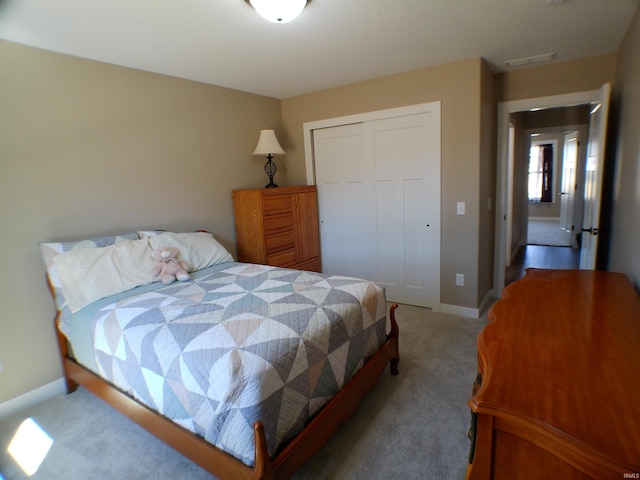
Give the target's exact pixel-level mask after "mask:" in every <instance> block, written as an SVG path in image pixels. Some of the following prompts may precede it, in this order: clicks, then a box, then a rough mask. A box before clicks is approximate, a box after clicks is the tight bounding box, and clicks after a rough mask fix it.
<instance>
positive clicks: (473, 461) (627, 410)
mask: <svg viewBox="0 0 640 480" xmlns="http://www.w3.org/2000/svg"><path fill="white" fill-rule="evenodd" d="M489 322H490V323H489V324H488V325H487V326H486V327H485V328H484V329H483V330H482V331H481V332H480V334H479V335H478V365H479V373H478V377H477V380H476V384H475V386H474V389H473V397H472V398H471V400H470V401H469V403H468V404H469V406H470V408H471V411H472V415H471V417H472V422H471V423H472V425H471V430H470V432H469V434H470V437H471V452H470V458H469V467H468V470H467V478H468V479H470V480H478V479H509V480H514V479H527V480H533V479H562V480H571V479H597V480H606V479H615V480H620V479H624V478H640V298H639V297H638V295H637V293H636V292H635V290H634V288H633V286H632V284H631V282H629V280H628V279H627V277H626V276H624V275H622V274H617V273H610V272H601V271H578V270H536V269H529V270H527V274H526V275H525V277H524V278H523V279H522V280H519V281H517V282H515V283H513V284H511V285H509V286H508V287H507V288H506V289H505V291H504V296H503V299H502V300H500V301H499V302H497V303H496V304H495V305H494V306H493V308H492V309H491V311H490V313H489Z"/></svg>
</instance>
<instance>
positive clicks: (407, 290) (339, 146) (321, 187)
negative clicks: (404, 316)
mask: <svg viewBox="0 0 640 480" xmlns="http://www.w3.org/2000/svg"><path fill="white" fill-rule="evenodd" d="M438 107H439V104H438ZM313 140H314V162H315V173H316V185H317V189H318V209H319V215H320V237H321V254H322V265H323V271H324V272H325V273H329V274H340V275H348V276H356V277H363V278H367V279H370V280H374V281H377V282H379V283H381V284H382V285H384V286H385V288H386V290H387V298H388V299H389V300H390V301H394V302H401V303H408V304H412V305H420V306H425V307H430V308H433V307H434V305H439V294H440V288H439V282H440V114H439V108H438V109H434V111H431V112H426V113H420V114H412V115H406V116H400V117H393V118H385V119H380V120H372V121H366V122H362V123H355V124H350V125H342V126H336V127H331V128H323V129H318V130H314V131H313Z"/></svg>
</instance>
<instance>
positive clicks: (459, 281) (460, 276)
mask: <svg viewBox="0 0 640 480" xmlns="http://www.w3.org/2000/svg"><path fill="white" fill-rule="evenodd" d="M456 285H457V286H458V287H464V273H456Z"/></svg>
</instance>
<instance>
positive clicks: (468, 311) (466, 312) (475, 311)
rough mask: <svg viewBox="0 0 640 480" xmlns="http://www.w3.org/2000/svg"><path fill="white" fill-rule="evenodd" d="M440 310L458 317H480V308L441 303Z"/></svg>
mask: <svg viewBox="0 0 640 480" xmlns="http://www.w3.org/2000/svg"><path fill="white" fill-rule="evenodd" d="M440 312H441V313H446V314H447V315H457V316H458V317H468V318H480V309H479V308H469V307H461V306H459V305H448V304H446V303H442V304H440Z"/></svg>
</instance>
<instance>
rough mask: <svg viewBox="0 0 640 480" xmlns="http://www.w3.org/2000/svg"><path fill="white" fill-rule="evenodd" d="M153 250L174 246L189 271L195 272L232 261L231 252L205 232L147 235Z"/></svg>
mask: <svg viewBox="0 0 640 480" xmlns="http://www.w3.org/2000/svg"><path fill="white" fill-rule="evenodd" d="M147 240H148V241H149V245H151V248H152V249H153V250H157V249H159V248H162V247H175V248H177V249H178V250H179V252H180V255H179V258H180V259H181V260H184V261H185V262H186V263H188V264H189V271H190V272H195V271H198V270H202V269H203V268H207V267H210V266H212V265H217V264H218V263H225V262H233V257H232V256H231V254H230V253H229V252H228V251H227V250H226V249H225V248H224V247H223V246H222V245H221V244H220V243H218V241H217V240H216V239H215V238H213V235H211V234H210V233H207V232H193V233H173V232H165V233H161V234H159V235H156V236H153V237H148V238H147Z"/></svg>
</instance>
